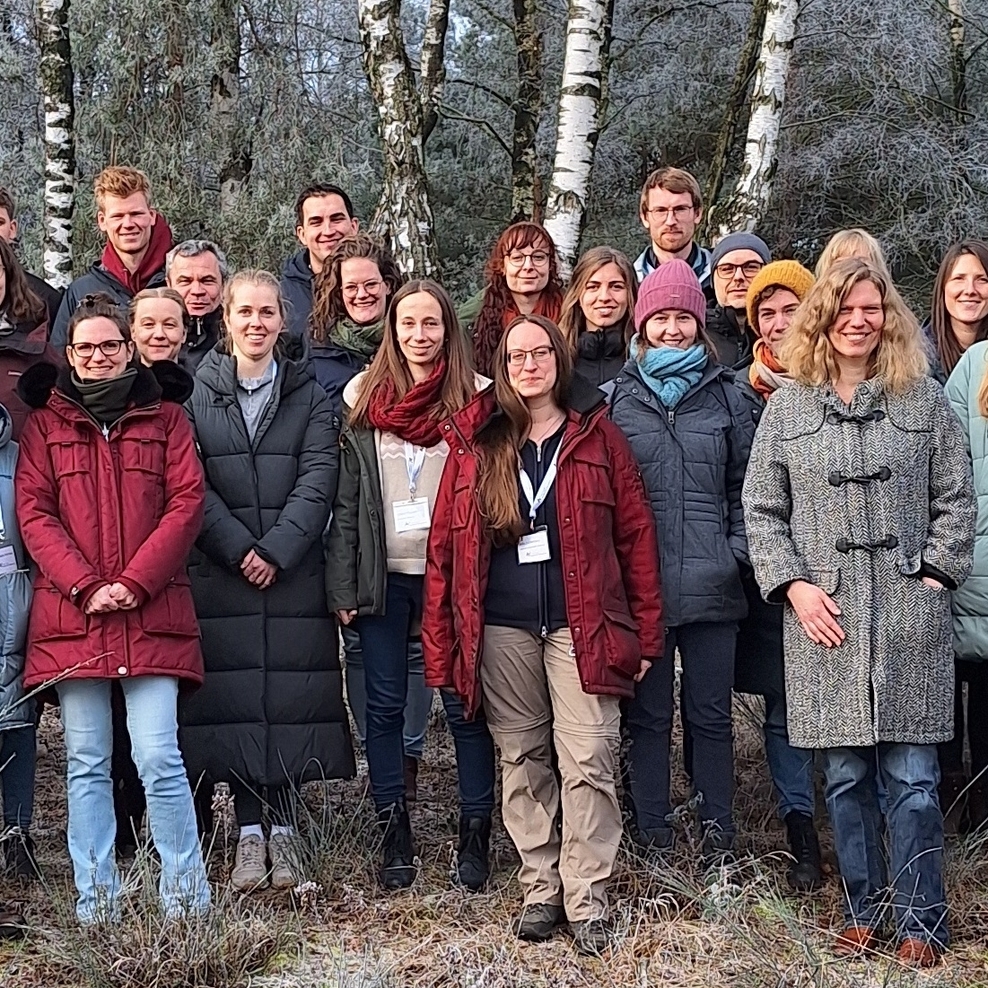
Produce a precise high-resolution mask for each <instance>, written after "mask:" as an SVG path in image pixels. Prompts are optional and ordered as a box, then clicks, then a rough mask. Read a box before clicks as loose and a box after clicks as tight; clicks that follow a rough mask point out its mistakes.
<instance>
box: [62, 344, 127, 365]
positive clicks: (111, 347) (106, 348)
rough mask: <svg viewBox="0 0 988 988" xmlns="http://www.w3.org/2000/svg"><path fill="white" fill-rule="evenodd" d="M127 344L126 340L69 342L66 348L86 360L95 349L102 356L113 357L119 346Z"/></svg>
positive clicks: (118, 350)
mask: <svg viewBox="0 0 988 988" xmlns="http://www.w3.org/2000/svg"><path fill="white" fill-rule="evenodd" d="M126 345H127V341H126V340H103V342H102V343H69V344H68V348H69V349H70V350H71V351H72V352H73V353H74V354H75V355H76V356H77V357H82V359H83V360H88V359H89V358H90V357H91V356H92V355H93V354H94V353H95V352H96V351H97V350H99V352H100V353H102V354H103V356H104V357H115V356H116V355H117V354H118V353H119V352H120V348H121V347H123V346H126Z"/></svg>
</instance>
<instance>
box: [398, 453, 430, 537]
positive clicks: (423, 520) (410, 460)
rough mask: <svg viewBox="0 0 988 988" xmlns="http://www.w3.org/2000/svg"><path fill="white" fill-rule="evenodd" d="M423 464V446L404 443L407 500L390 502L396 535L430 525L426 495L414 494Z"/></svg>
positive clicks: (417, 530)
mask: <svg viewBox="0 0 988 988" xmlns="http://www.w3.org/2000/svg"><path fill="white" fill-rule="evenodd" d="M424 465H425V447H423V446H413V445H412V444H411V443H405V470H406V472H407V473H408V500H407V501H392V503H391V511H392V512H393V514H394V521H395V532H396V533H397V534H398V535H402V534H404V533H405V532H420V531H422V530H423V529H428V528H429V527H430V526H431V525H432V516H431V515H430V514H429V499H428V498H427V497H416V496H415V489H416V486H417V484H418V480H419V476H420V475H421V473H422V467H423V466H424Z"/></svg>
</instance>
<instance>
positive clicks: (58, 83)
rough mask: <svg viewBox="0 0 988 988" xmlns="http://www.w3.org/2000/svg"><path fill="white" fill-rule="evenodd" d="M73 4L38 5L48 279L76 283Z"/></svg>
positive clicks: (60, 0) (51, 1)
mask: <svg viewBox="0 0 988 988" xmlns="http://www.w3.org/2000/svg"><path fill="white" fill-rule="evenodd" d="M69 2H70V0H40V2H39V4H38V23H39V27H40V29H41V65H40V72H39V75H40V79H41V88H42V92H43V98H44V105H45V217H44V226H45V247H44V269H45V278H46V279H47V280H48V281H49V282H50V283H51V284H52V285H54V286H55V287H56V288H65V287H66V286H67V285H68V284H69V282H71V281H72V225H73V219H74V214H75V98H74V96H73V74H72V49H71V44H70V40H69Z"/></svg>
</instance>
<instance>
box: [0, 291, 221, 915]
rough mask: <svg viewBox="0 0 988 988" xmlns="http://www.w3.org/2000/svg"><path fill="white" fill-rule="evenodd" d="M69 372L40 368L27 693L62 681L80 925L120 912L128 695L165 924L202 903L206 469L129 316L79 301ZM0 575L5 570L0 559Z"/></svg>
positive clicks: (177, 392) (21, 478)
mask: <svg viewBox="0 0 988 988" xmlns="http://www.w3.org/2000/svg"><path fill="white" fill-rule="evenodd" d="M65 353H66V358H67V361H68V366H66V367H64V368H62V369H58V368H56V367H54V366H53V365H51V364H39V365H37V366H35V367H32V368H31V369H30V370H29V371H28V372H27V373H26V374H24V376H23V377H22V378H21V381H20V384H19V386H18V387H19V391H20V394H21V397H22V398H23V399H24V401H25V402H26V403H27V404H28V405H29V406H30V407H32V408H33V409H35V411H33V412H32V413H31V414H30V415H29V417H28V420H27V424H26V425H25V427H24V431H23V433H22V435H21V444H20V457H19V459H18V462H17V472H16V477H15V490H16V495H17V517H18V521H19V522H20V526H21V533H22V535H23V537H24V543H25V545H26V546H27V549H28V552H29V553H30V555H31V557H32V558H33V559H34V560H35V562H36V563H37V565H38V573H37V577H36V579H35V582H34V600H33V602H32V605H31V618H30V624H29V628H28V651H27V664H26V668H25V675H24V681H25V685H26V686H28V687H33V686H40V685H43V684H48V683H54V684H55V686H56V689H57V690H58V695H59V700H60V701H61V707H62V723H63V724H64V727H65V747H66V752H67V755H68V795H69V826H68V841H69V853H70V855H71V857H72V865H73V868H74V872H75V884H76V890H77V891H78V893H79V899H78V903H77V906H76V912H77V915H78V917H79V920H80V921H81V922H82V923H83V924H90V923H94V922H99V921H113V920H114V919H116V918H117V916H118V915H119V909H120V907H119V901H118V900H119V895H120V876H119V873H118V871H117V867H116V863H115V861H114V856H113V840H114V833H115V827H114V815H113V796H112V792H111V784H110V753H111V748H112V731H111V718H110V687H111V683H112V682H113V680H117V681H119V682H120V684H121V687H122V689H123V693H124V697H125V699H126V705H127V723H128V729H129V732H130V740H131V746H132V751H133V756H134V761H135V762H136V764H137V768H138V772H139V773H140V777H141V781H142V782H143V784H144V788H145V790H146V792H147V804H148V820H149V824H150V829H151V836H152V838H153V840H154V844H155V847H156V849H157V851H158V854H159V856H160V858H161V883H160V891H161V896H162V900H163V904H164V908H165V912H166V914H168V915H170V916H176V915H181V914H183V913H185V912H187V911H200V910H204V909H205V908H207V907H208V905H209V886H208V884H207V882H206V873H205V869H204V867H203V861H202V853H201V851H200V848H199V842H198V839H197V836H196V821H195V813H194V811H193V808H192V793H191V791H190V789H189V781H188V778H187V776H186V774H185V767H184V765H183V763H182V756H181V754H180V753H179V749H178V726H177V718H176V706H177V700H178V688H179V683H180V681H185V682H189V683H193V684H198V683H200V682H201V681H202V668H203V667H202V655H201V653H200V651H199V628H198V624H197V623H196V615H195V610H194V608H193V604H192V594H191V592H190V590H189V580H188V577H187V576H186V573H185V561H186V557H187V556H188V554H189V550H190V549H191V548H192V543H193V542H194V541H195V538H196V536H197V535H198V533H199V528H200V526H201V524H202V517H203V502H204V497H205V494H204V486H203V476H202V468H201V466H200V463H199V459H198V457H197V455H196V450H195V444H194V442H193V438H192V429H191V427H190V425H189V423H188V420H187V419H186V417H185V413H184V411H183V410H182V406H181V404H179V402H181V401H183V400H184V399H185V398H187V397H188V395H189V394H190V393H191V391H192V382H191V379H190V378H189V377H188V375H187V374H186V373H185V372H184V371H182V370H181V369H180V368H178V367H177V366H175V365H173V364H170V363H161V364H156V365H155V367H154V368H153V369H151V368H147V367H143V366H141V365H140V363H139V362H138V361H136V360H135V359H134V345H133V343H132V342H131V339H130V327H129V325H128V322H127V317H126V314H125V313H124V312H123V311H122V310H120V309H118V308H117V306H116V305H114V304H113V300H112V299H111V298H109V296H106V295H102V294H99V295H91V296H86V298H85V299H83V301H82V303H81V304H80V306H79V308H78V309H77V310H76V312H75V313H74V315H73V316H72V318H71V319H70V321H69V324H68V345H67V346H66V348H65ZM0 563H2V559H0Z"/></svg>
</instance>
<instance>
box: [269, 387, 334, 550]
mask: <svg viewBox="0 0 988 988" xmlns="http://www.w3.org/2000/svg"><path fill="white" fill-rule="evenodd" d="M312 392H313V396H314V398H313V402H312V406H311V409H310V412H309V420H308V423H307V424H306V427H305V435H304V437H303V439H302V448H301V449H300V450H299V456H298V474H297V476H296V479H295V487H294V489H293V490H292V492H291V494H289V495H288V500H287V501H286V502H285V506H284V507H283V508H282V509H281V513H280V514H279V515H278V520H277V521H276V522H275V523H274V525H272V526H271V528H270V529H268V531H267V532H265V534H264V536H263V537H262V538H261V539H260V540H259V541H258V542H257V543H256V545H255V548H256V550H257V553H258V555H259V556H261V557H263V558H264V559H266V560H268V561H269V562H272V563H274V564H275V565H276V566H277V567H278V568H279V569H292V568H293V567H295V566H297V565H298V564H299V563H300V562H301V561H302V557H303V556H304V555H305V554H306V553H307V552H308V551H309V549H310V548H311V547H312V545H313V543H315V542H317V541H318V540H320V539H321V538H322V536H323V533H324V532H325V529H326V522H327V521H329V510H330V506H331V505H332V503H333V499H334V498H335V497H336V485H337V481H338V479H339V473H340V422H339V419H338V418H337V417H336V415H335V414H333V407H332V405H331V404H330V401H329V398H327V397H326V393H325V392H324V391H323V390H322V388H320V387H319V386H318V385H316V384H313V385H312Z"/></svg>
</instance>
